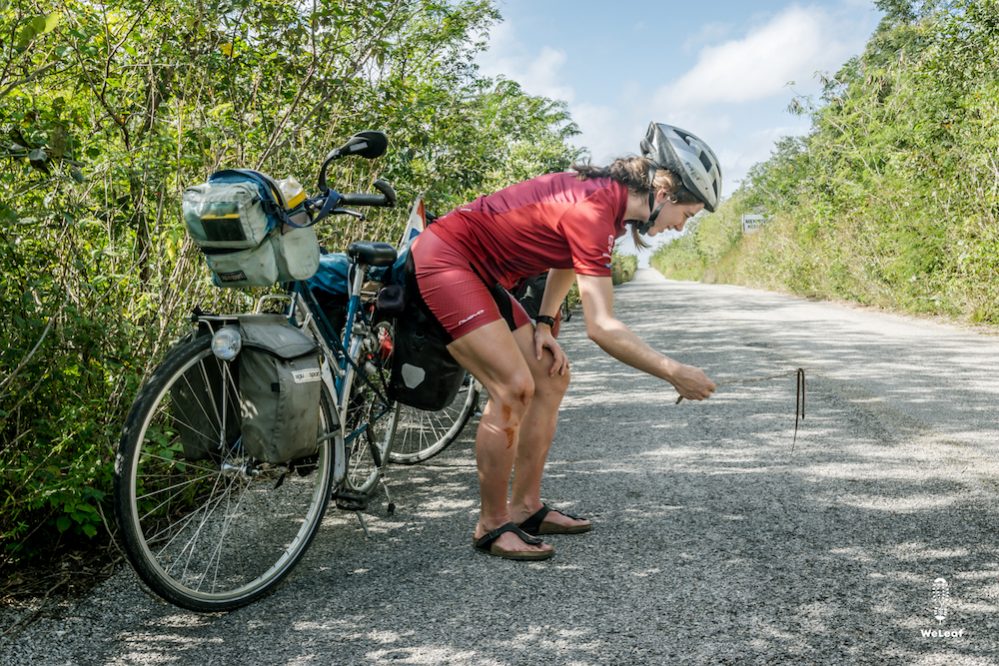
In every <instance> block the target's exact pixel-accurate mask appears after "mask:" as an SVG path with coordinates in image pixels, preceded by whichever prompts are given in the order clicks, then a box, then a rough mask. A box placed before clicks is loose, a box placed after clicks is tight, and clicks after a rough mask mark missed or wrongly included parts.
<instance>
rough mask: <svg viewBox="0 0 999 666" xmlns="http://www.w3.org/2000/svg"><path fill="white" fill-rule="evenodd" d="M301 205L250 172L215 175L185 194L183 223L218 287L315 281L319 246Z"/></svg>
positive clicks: (268, 178) (253, 172)
mask: <svg viewBox="0 0 999 666" xmlns="http://www.w3.org/2000/svg"><path fill="white" fill-rule="evenodd" d="M302 200H304V197H302ZM302 200H299V201H292V202H285V200H284V198H283V197H282V195H281V191H280V188H279V187H278V185H277V183H275V182H274V181H273V180H272V179H271V178H270V177H269V176H267V175H266V174H262V173H260V172H258V171H252V170H249V169H227V170H223V171H217V172H215V173H213V174H212V175H211V176H210V177H209V179H208V182H207V183H202V184H201V185H195V186H193V187H189V188H187V189H186V190H185V191H184V196H183V212H184V223H185V225H186V226H187V231H188V233H189V234H190V236H191V239H192V240H193V241H194V243H195V244H196V245H197V246H198V247H199V248H201V250H202V252H204V254H205V260H206V261H207V263H208V267H209V268H210V269H211V270H212V272H213V273H214V276H213V279H214V282H215V284H216V286H219V287H254V286H259V287H266V286H270V285H272V284H274V283H275V282H288V281H290V280H305V279H307V278H309V277H311V276H312V274H313V273H315V272H316V269H317V268H318V266H319V242H318V239H317V238H316V232H315V230H314V229H312V227H311V222H310V220H309V215H308V213H307V212H306V210H305V207H304V203H303V202H302ZM289 204H291V205H289Z"/></svg>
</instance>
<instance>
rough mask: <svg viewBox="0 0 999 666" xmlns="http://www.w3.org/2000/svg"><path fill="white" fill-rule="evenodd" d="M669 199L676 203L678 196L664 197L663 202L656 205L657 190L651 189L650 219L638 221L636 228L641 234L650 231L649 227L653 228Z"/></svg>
mask: <svg viewBox="0 0 999 666" xmlns="http://www.w3.org/2000/svg"><path fill="white" fill-rule="evenodd" d="M667 201H669V202H671V203H676V198H675V197H666V199H664V200H663V202H662V203H661V204H659V205H658V206H656V192H655V190H651V189H650V190H649V219H648V220H646V221H645V222H638V223H636V228H637V229H638V233H640V234H647V233H649V229H651V228H652V225H653V224H655V223H656V218H657V217H659V213H660V212H662V209H663V206H665V205H666V202H667Z"/></svg>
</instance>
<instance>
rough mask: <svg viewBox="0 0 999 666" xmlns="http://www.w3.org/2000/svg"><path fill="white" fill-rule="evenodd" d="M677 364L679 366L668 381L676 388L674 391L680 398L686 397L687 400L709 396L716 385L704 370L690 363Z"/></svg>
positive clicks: (703, 398)
mask: <svg viewBox="0 0 999 666" xmlns="http://www.w3.org/2000/svg"><path fill="white" fill-rule="evenodd" d="M678 365H679V367H678V368H677V370H676V372H674V373H673V377H672V378H671V379H670V383H671V384H673V386H674V387H675V388H676V392H677V393H679V394H680V398H686V399H687V400H705V399H707V398H710V397H711V394H712V393H714V392H715V389H716V388H717V386H715V383H714V382H713V381H711V380H710V379H709V378H708V376H707V375H706V374H704V371H703V370H701V369H700V368H695V367H694V366H692V365H683V364H678ZM677 402H679V400H677Z"/></svg>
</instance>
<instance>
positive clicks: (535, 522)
mask: <svg viewBox="0 0 999 666" xmlns="http://www.w3.org/2000/svg"><path fill="white" fill-rule="evenodd" d="M550 512H551V508H550V507H549V506H548V505H547V504H542V505H541V508H540V509H538V510H537V511H535V512H534V513H533V514H531V515H530V516H528V517H527V520H525V521H524V522H522V523H521V524H520V529H522V530H525V531H527V532H537V531H538V529H539V528H540V527H541V523H543V522H544V520H545V516H547V515H548V514H549V513H550Z"/></svg>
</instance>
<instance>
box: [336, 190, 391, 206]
mask: <svg viewBox="0 0 999 666" xmlns="http://www.w3.org/2000/svg"><path fill="white" fill-rule="evenodd" d="M339 203H340V205H341V206H388V199H387V198H386V197H385V195H384V194H360V193H355V194H341V195H340V202H339Z"/></svg>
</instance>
